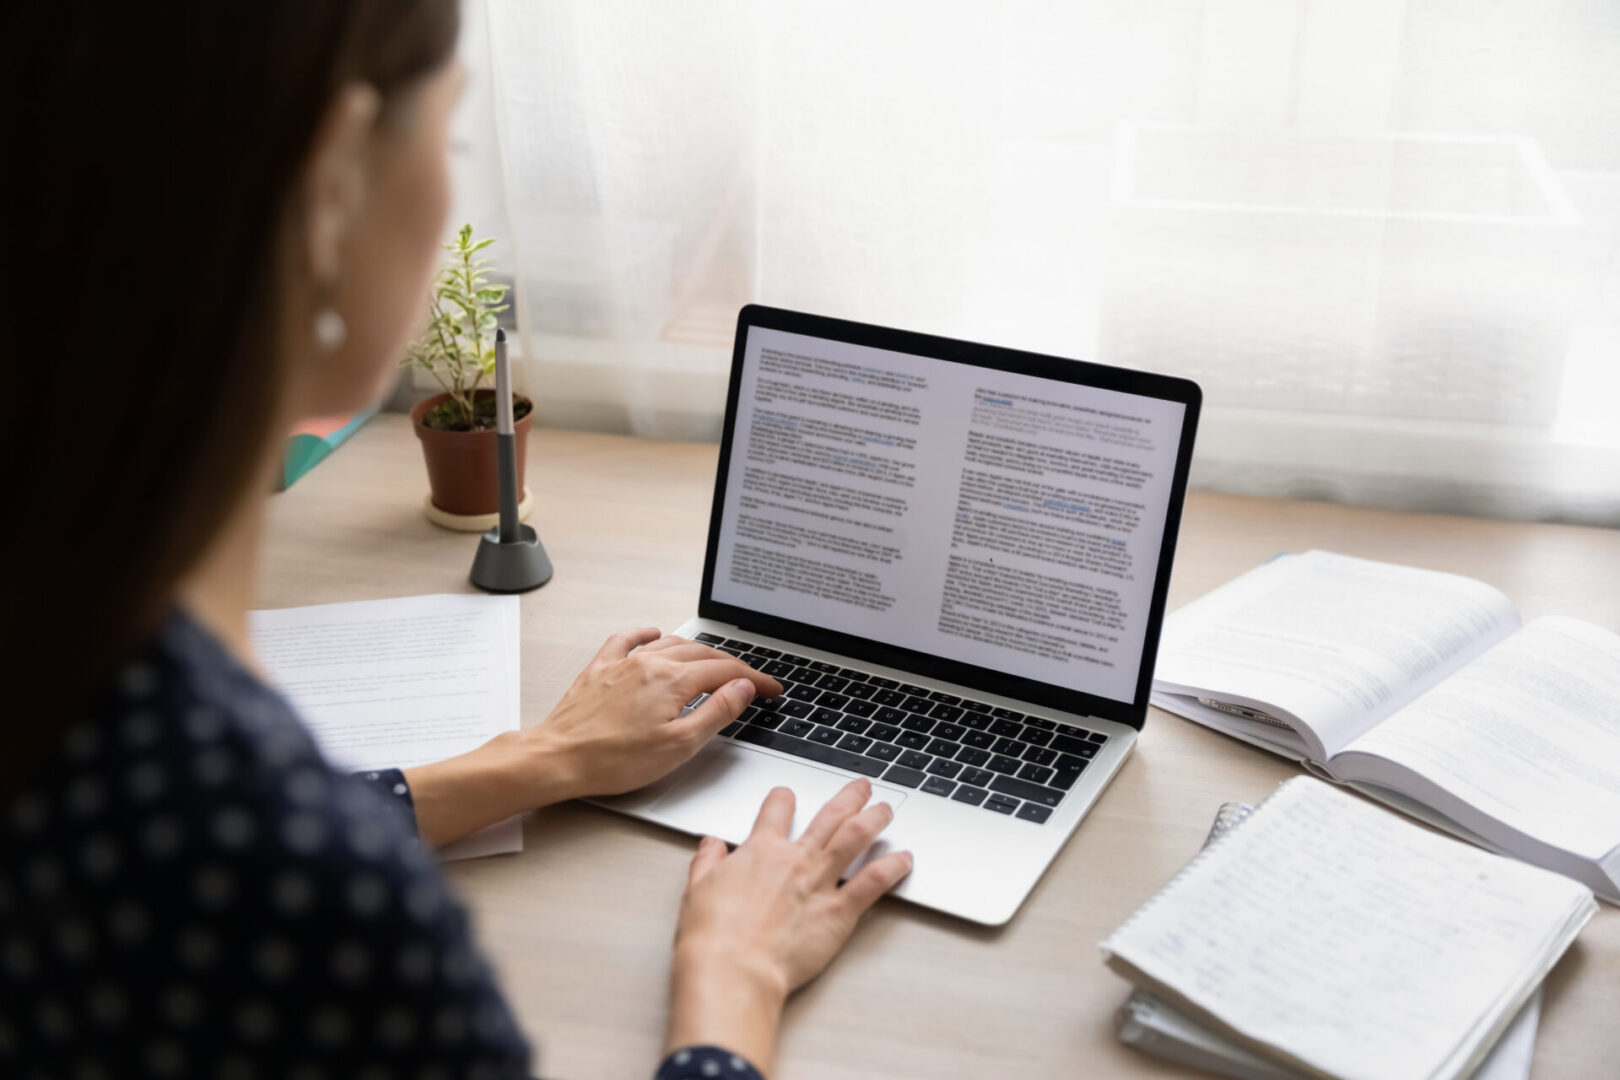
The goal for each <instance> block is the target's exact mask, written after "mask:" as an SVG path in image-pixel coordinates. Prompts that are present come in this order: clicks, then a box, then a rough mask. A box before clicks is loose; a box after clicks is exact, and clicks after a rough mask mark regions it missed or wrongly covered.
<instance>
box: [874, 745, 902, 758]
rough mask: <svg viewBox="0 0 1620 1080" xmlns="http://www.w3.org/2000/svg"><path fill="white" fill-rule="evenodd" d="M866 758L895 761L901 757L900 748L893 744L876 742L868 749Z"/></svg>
mask: <svg viewBox="0 0 1620 1080" xmlns="http://www.w3.org/2000/svg"><path fill="white" fill-rule="evenodd" d="M866 756H867V757H873V758H877V759H878V760H879V761H893V760H894V759H895V758H897V757H899V756H900V748H899V747H898V746H896V745H894V743H891V742H875V743H873V744H872V745H871V746H868V747H867V748H866Z"/></svg>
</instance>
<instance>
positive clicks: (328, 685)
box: [251, 594, 523, 859]
mask: <svg viewBox="0 0 1620 1080" xmlns="http://www.w3.org/2000/svg"><path fill="white" fill-rule="evenodd" d="M251 630H252V634H253V645H254V649H255V651H256V652H257V653H258V656H259V659H260V661H261V662H262V663H263V664H264V666H265V668H266V670H267V671H268V673H269V675H270V678H271V681H272V682H273V683H274V684H275V686H276V687H277V689H279V690H280V691H281V692H282V693H283V694H285V695H287V697H288V698H289V699H291V701H292V703H293V704H294V705H295V706H297V708H298V711H299V713H300V714H301V716H302V719H303V721H304V723H305V725H306V726H307V727H308V728H309V730H310V732H311V733H312V734H313V735H314V736H315V740H316V742H317V743H319V744H320V747H321V751H322V752H323V753H324V754H325V755H326V756H327V758H328V759H329V760H331V761H332V762H333V763H334V764H335V765H337V766H339V767H340V768H346V769H350V770H352V771H355V772H361V771H364V770H366V769H387V768H396V769H409V768H412V767H413V766H417V765H426V764H428V763H429V762H433V761H442V760H444V759H445V758H450V757H455V756H456V755H458V754H464V753H466V752H467V751H469V750H472V749H474V748H475V747H478V746H481V745H483V744H484V743H486V742H488V741H489V740H490V739H492V738H494V737H495V736H496V735H499V734H500V733H501V732H503V731H516V730H518V728H519V726H520V722H519V719H518V599H517V597H515V596H482V595H471V594H469V595H461V596H453V595H449V596H411V597H404V598H401V599H398V600H364V601H359V602H357V603H349V604H322V605H320V606H318V607H303V608H282V609H280V610H277V611H255V612H253V613H252V621H251ZM522 850H523V826H522V821H521V820H520V819H519V818H515V817H514V818H509V819H507V820H506V821H503V822H499V823H497V824H495V825H491V826H490V827H489V828H487V829H483V830H481V831H479V832H476V833H474V834H472V835H471V836H468V837H464V838H463V839H461V840H459V841H457V842H456V843H454V844H450V845H448V846H446V847H444V848H442V849H440V851H439V857H440V858H444V859H467V858H473V857H476V856H479V855H497V854H503V853H506V852H512V851H522Z"/></svg>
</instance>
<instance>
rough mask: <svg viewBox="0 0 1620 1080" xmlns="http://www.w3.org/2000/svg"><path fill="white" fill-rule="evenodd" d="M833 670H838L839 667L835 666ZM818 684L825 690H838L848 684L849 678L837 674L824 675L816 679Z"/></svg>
mask: <svg viewBox="0 0 1620 1080" xmlns="http://www.w3.org/2000/svg"><path fill="white" fill-rule="evenodd" d="M833 670H834V671H837V670H838V669H837V668H833ZM816 685H817V686H819V687H821V688H822V689H823V690H833V691H838V690H842V689H843V688H844V687H846V686H848V685H849V680H848V679H845V678H840V677H839V676H837V675H823V676H822V677H821V678H819V679H817V680H816Z"/></svg>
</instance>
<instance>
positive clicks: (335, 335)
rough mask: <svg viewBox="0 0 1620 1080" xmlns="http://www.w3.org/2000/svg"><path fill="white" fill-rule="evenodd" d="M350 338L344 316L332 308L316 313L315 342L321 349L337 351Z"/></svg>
mask: <svg viewBox="0 0 1620 1080" xmlns="http://www.w3.org/2000/svg"><path fill="white" fill-rule="evenodd" d="M348 336H349V327H348V324H347V323H345V322H344V321H343V316H342V315H339V314H338V313H337V312H336V311H334V310H332V309H331V308H322V309H321V310H320V311H317V312H316V313H315V341H316V343H317V344H319V345H320V346H321V348H323V349H335V348H337V347H338V346H339V345H342V344H343V339H344V338H346V337H348Z"/></svg>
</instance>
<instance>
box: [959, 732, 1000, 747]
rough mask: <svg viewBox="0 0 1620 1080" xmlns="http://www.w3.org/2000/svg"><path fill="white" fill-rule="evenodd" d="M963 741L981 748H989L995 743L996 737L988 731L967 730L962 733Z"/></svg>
mask: <svg viewBox="0 0 1620 1080" xmlns="http://www.w3.org/2000/svg"><path fill="white" fill-rule="evenodd" d="M962 741H963V742H965V743H967V744H968V745H969V746H977V747H978V748H979V749H980V750H988V749H990V747H991V746H993V745H995V741H996V737H995V736H994V735H992V734H990V733H989V732H988V731H966V732H963V733H962Z"/></svg>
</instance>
